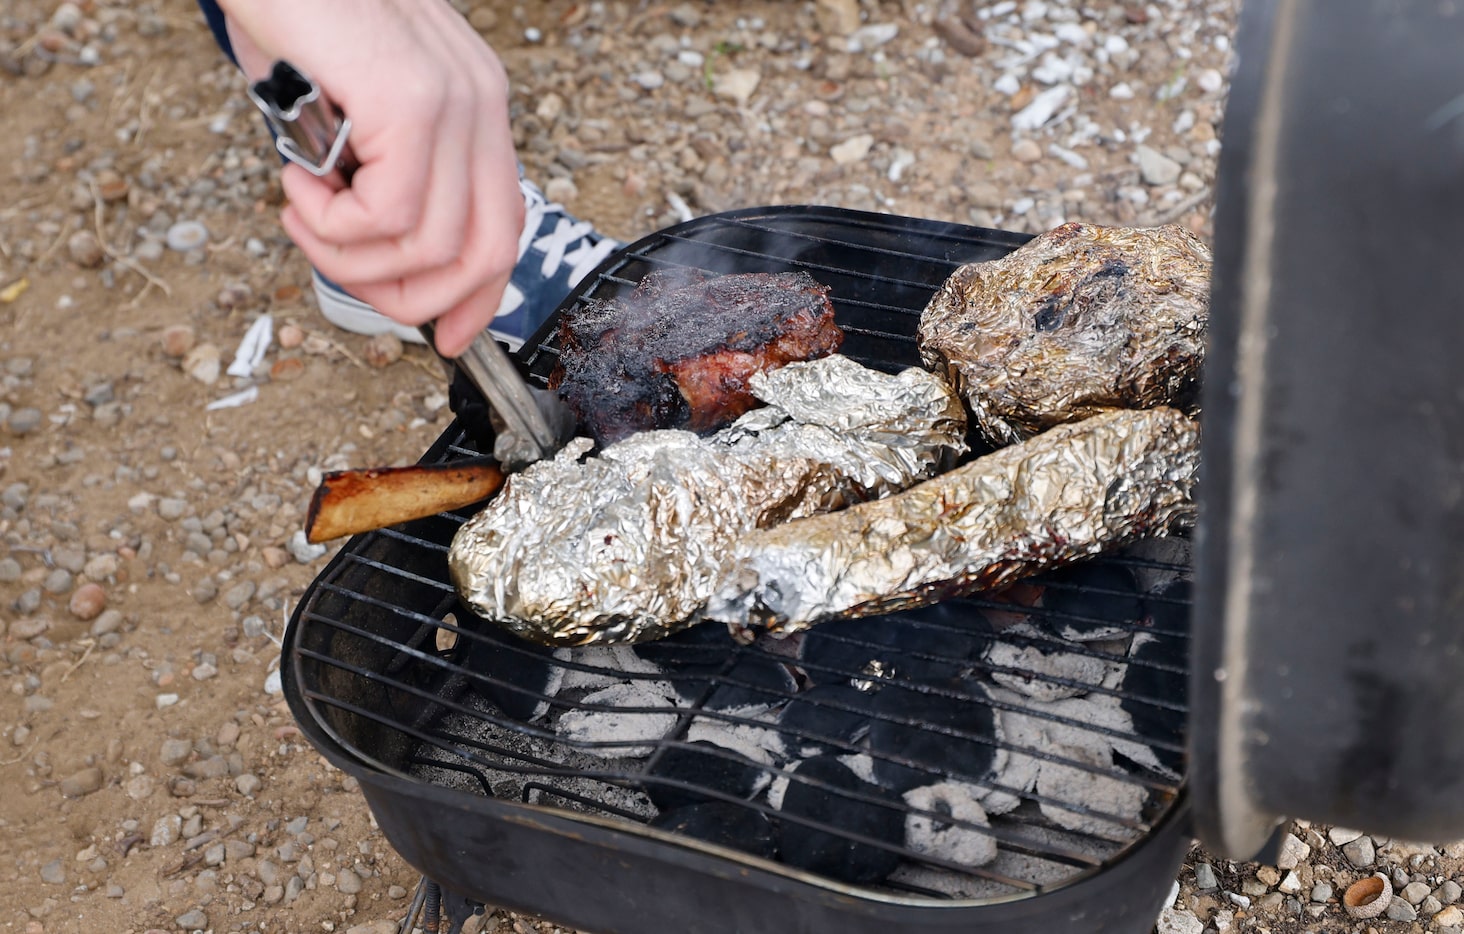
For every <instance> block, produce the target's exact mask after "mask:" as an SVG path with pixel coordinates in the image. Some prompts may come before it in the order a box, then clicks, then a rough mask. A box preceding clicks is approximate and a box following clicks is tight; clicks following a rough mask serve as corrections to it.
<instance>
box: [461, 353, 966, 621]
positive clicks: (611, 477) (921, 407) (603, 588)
mask: <svg viewBox="0 0 1464 934" xmlns="http://www.w3.org/2000/svg"><path fill="white" fill-rule="evenodd" d="M752 388H753V392H754V393H755V394H756V395H757V397H758V398H759V399H761V400H762V401H763V402H764V403H766V405H765V406H764V407H763V408H758V409H754V410H752V411H750V412H748V413H746V414H745V415H743V416H742V417H741V418H739V419H738V420H737V421H736V422H734V423H733V424H732V425H730V426H728V427H727V428H724V429H722V430H721V431H719V432H717V433H715V434H713V435H711V436H709V437H699V436H697V435H695V434H693V433H691V432H688V431H681V430H671V429H666V430H659V431H647V432H642V433H640V434H637V435H633V436H632V437H630V438H627V439H625V440H624V441H620V442H617V443H615V444H612V445H609V446H608V447H606V448H605V449H604V450H603V451H602V452H601V453H600V454H599V455H598V456H593V457H587V456H586V455H587V454H588V452H589V450H590V442H589V440H588V439H576V440H575V441H573V442H571V444H570V446H568V447H566V448H565V449H564V450H563V451H561V452H560V453H559V455H558V456H556V457H555V458H554V459H552V460H549V461H541V462H539V463H537V464H533V465H531V466H530V467H528V468H527V469H525V470H524V471H523V472H521V473H518V474H515V475H513V476H512V477H511V478H510V479H509V481H508V484H507V486H506V488H505V490H504V491H503V492H502V493H501V494H500V495H499V497H498V498H497V499H495V500H493V501H492V502H490V503H489V504H488V505H487V506H486V507H485V508H484V509H483V511H482V512H480V513H479V514H478V515H476V516H474V517H473V518H472V519H471V520H469V521H468V522H467V523H466V524H465V525H464V526H463V527H462V528H461V529H459V530H458V533H457V535H456V537H455V538H454V539H453V542H452V547H451V549H450V551H449V553H448V567H449V569H450V570H451V572H452V577H453V581H454V583H455V584H456V586H457V589H458V592H459V593H460V594H461V596H462V598H463V599H464V600H465V601H466V602H467V603H468V604H469V605H470V606H471V607H472V608H473V610H474V611H475V612H477V613H478V614H480V615H481V616H483V617H484V618H486V619H489V620H492V621H494V622H496V623H499V624H500V625H503V626H505V627H507V628H509V629H511V630H512V631H513V632H515V633H517V634H518V635H520V636H522V637H524V638H526V639H530V640H532V641H535V642H542V643H548V644H553V645H584V644H587V643H595V642H640V641H646V640H650V639H656V638H660V637H662V636H666V635H669V634H670V633H672V632H675V631H676V630H678V629H680V628H683V627H684V626H686V625H688V624H689V623H690V622H692V621H694V618H695V617H696V614H697V613H698V612H699V611H700V609H701V608H702V606H703V605H704V604H705V602H706V600H707V598H708V597H709V596H710V594H711V591H712V588H713V587H714V585H715V583H716V581H717V580H718V572H719V569H720V567H721V564H722V562H723V560H724V559H725V558H726V557H727V556H728V555H729V554H730V553H731V550H732V546H733V543H734V542H735V541H736V540H737V539H739V538H741V537H742V536H744V535H746V534H747V533H749V532H752V531H754V530H756V529H760V528H765V527H768V526H771V525H775V524H777V523H782V522H787V521H790V520H793V519H799V518H803V517H807V516H811V515H814V514H817V513H821V512H828V511H830V510H834V509H839V508H842V507H844V506H847V505H849V504H851V503H855V502H862V501H864V500H867V499H870V498H872V497H876V496H884V495H888V494H890V493H894V492H897V491H899V490H902V489H905V488H906V487H908V486H910V485H911V484H913V483H916V482H919V481H920V480H923V479H925V478H927V477H930V476H933V475H934V474H935V473H937V472H938V471H939V470H941V469H944V468H946V467H949V466H950V464H952V463H954V462H955V460H956V459H957V458H958V457H959V455H960V454H962V453H964V451H965V450H966V445H965V440H964V439H965V433H966V418H965V412H964V410H963V408H962V406H961V402H960V400H959V399H958V398H957V397H956V395H955V392H954V391H953V390H952V389H951V388H950V386H949V385H947V384H946V382H945V381H944V380H942V379H941V378H940V377H938V376H936V375H934V374H931V373H929V372H926V371H924V370H920V369H909V370H906V371H904V372H902V373H899V374H896V375H891V374H886V373H881V372H878V371H876V370H871V369H868V368H866V367H863V366H861V365H859V364H858V363H855V362H854V361H852V360H850V359H848V358H847V357H843V356H838V355H834V356H829V357H825V358H823V359H820V360H813V361H808V362H802V363H792V364H789V365H788V366H785V367H783V368H782V369H778V370H773V371H768V372H764V373H759V374H757V375H756V376H754V377H753V378H752Z"/></svg>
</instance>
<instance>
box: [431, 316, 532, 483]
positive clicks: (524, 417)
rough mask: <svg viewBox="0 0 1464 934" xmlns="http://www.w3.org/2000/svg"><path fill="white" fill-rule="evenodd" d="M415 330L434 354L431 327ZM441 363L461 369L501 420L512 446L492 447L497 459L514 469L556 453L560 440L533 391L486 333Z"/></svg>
mask: <svg viewBox="0 0 1464 934" xmlns="http://www.w3.org/2000/svg"><path fill="white" fill-rule="evenodd" d="M419 330H420V331H421V332H422V336H423V337H424V338H426V339H427V346H429V347H431V348H433V351H434V352H435V351H436V348H437V341H436V330H435V328H434V327H433V325H432V324H431V323H428V324H424V325H422V326H421V327H420V328H419ZM443 360H444V362H446V363H448V364H450V365H451V364H456V365H457V366H459V367H461V368H462V370H463V371H464V372H465V373H467V375H468V379H469V380H471V381H472V383H473V385H474V386H477V387H478V389H479V390H481V391H482V393H483V397H484V398H485V399H486V400H487V402H488V405H489V406H490V407H492V409H493V413H494V414H495V415H496V416H497V417H498V418H500V419H502V420H503V423H504V424H503V431H502V434H506V435H508V436H509V437H510V438H512V439H513V446H512V450H511V451H504V450H501V449H500V448H495V454H496V455H497V456H498V458H499V460H501V461H503V462H504V463H505V464H506V465H509V466H515V465H521V464H527V463H530V462H532V461H536V460H541V459H543V458H545V457H548V456H549V455H551V454H553V453H554V452H555V451H557V450H559V448H560V443H559V442H560V440H561V439H560V438H559V437H558V433H557V432H556V431H555V429H554V428H553V426H551V425H550V424H549V420H548V419H547V418H545V417H544V413H543V411H542V410H541V409H540V407H539V404H538V403H537V402H536V401H535V400H534V395H533V391H532V390H531V389H530V388H529V385H528V383H526V382H524V378H523V377H522V376H520V375H519V372H518V368H517V367H516V366H514V363H513V360H512V359H510V357H509V356H508V354H507V353H506V352H505V351H504V349H503V348H502V347H500V346H499V345H498V342H497V341H495V340H494V339H493V337H492V335H490V334H489V333H488V332H487V331H480V332H479V333H478V336H477V337H475V338H473V342H472V343H471V344H469V345H468V349H467V350H465V351H463V353H462V355H461V356H459V357H457V358H456V359H448V358H446V357H444V358H443Z"/></svg>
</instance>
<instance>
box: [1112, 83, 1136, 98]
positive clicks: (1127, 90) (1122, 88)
mask: <svg viewBox="0 0 1464 934" xmlns="http://www.w3.org/2000/svg"><path fill="white" fill-rule="evenodd" d="M1108 96H1109V97H1111V98H1113V99H1114V100H1116V101H1131V100H1133V99H1134V89H1133V88H1131V87H1129V85H1128V82H1126V81H1120V82H1119V83H1118V84H1115V85H1114V86H1113V87H1111V88H1109V89H1108Z"/></svg>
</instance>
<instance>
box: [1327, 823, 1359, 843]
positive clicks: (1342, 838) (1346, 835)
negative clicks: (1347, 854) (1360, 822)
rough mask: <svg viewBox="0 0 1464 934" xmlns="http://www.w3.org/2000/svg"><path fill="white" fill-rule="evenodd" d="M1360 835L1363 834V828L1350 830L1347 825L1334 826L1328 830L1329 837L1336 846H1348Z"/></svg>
mask: <svg viewBox="0 0 1464 934" xmlns="http://www.w3.org/2000/svg"><path fill="white" fill-rule="evenodd" d="M1360 836H1362V831H1361V830H1349V829H1348V828H1346V827H1333V828H1332V829H1331V830H1328V831H1327V839H1329V840H1331V841H1332V844H1333V845H1334V846H1346V845H1347V844H1349V843H1351V842H1352V841H1353V840H1356V839H1357V838H1358V837H1360Z"/></svg>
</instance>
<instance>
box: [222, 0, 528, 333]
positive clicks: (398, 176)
mask: <svg viewBox="0 0 1464 934" xmlns="http://www.w3.org/2000/svg"><path fill="white" fill-rule="evenodd" d="M220 6H221V7H222V8H223V9H224V12H225V13H226V15H227V17H228V23H229V35H230V39H231V41H232V42H233V45H234V52H235V55H236V56H237V57H238V59H239V63H240V65H241V66H242V67H243V69H244V72H245V75H246V76H247V77H248V78H249V79H250V80H251V81H253V80H257V79H259V78H261V77H263V76H265V75H266V74H268V72H269V69H270V66H271V65H272V64H273V62H275V61H276V60H279V59H285V60H286V61H288V62H290V63H291V64H292V65H294V66H295V67H297V68H299V69H300V70H301V71H302V72H304V73H305V74H307V75H309V76H310V77H311V78H313V79H315V81H316V82H317V83H318V84H319V85H320V86H321V88H322V90H323V91H324V92H325V94H326V96H327V97H328V98H329V99H330V100H331V101H333V102H334V103H335V104H336V105H337V106H339V107H340V108H341V109H342V110H343V111H344V112H345V113H346V114H347V115H348V116H349V117H350V118H351V136H350V143H351V148H352V150H353V151H354V152H355V154H356V158H357V159H358V160H359V162H360V168H358V169H357V170H356V172H355V175H354V176H353V178H352V181H351V186H350V187H349V188H344V187H342V186H341V185H340V182H339V180H335V179H332V177H329V176H328V177H326V178H324V179H322V178H317V177H316V176H314V175H311V174H310V173H309V172H307V171H306V170H305V169H303V168H301V167H300V166H297V165H286V166H285V169H284V174H283V176H282V181H283V185H284V189H285V195H286V196H287V197H288V199H289V204H288V205H287V206H286V208H285V209H284V212H283V214H282V217H281V220H282V222H283V223H284V227H285V231H286V233H288V234H289V236H290V238H291V239H292V240H294V241H295V243H296V244H297V245H298V246H299V247H300V249H301V250H302V251H303V252H304V253H305V256H306V257H307V258H308V259H309V260H310V262H311V263H312V264H313V265H314V266H315V268H316V269H318V270H320V272H321V273H323V274H324V275H325V276H327V277H328V278H330V279H332V280H334V281H335V282H337V283H339V284H340V285H341V286H342V287H344V288H345V289H346V290H347V291H349V292H350V293H351V294H352V295H354V296H356V297H357V298H360V299H361V300H362V301H365V302H369V303H370V304H371V305H372V306H373V307H375V308H376V309H378V310H379V311H381V312H382V313H383V314H386V315H388V316H389V317H391V318H393V319H395V320H397V321H399V322H401V323H403V324H407V325H413V326H415V325H419V324H422V323H424V322H427V321H435V322H436V337H437V348H438V350H440V351H441V352H442V353H443V354H445V355H447V356H457V355H458V354H460V353H462V351H463V350H465V349H466V348H467V346H468V344H469V343H471V342H472V340H473V338H474V337H475V336H476V335H477V334H478V332H480V331H482V330H483V328H485V327H486V326H487V325H488V322H489V321H490V320H492V318H493V315H494V313H495V312H496V311H497V310H498V305H499V301H500V300H501V298H502V296H503V290H504V287H505V286H506V285H507V283H508V277H509V274H510V273H511V272H512V271H513V266H514V263H515V261H516V260H517V258H518V244H519V236H520V234H521V232H522V229H523V223H524V203H523V196H522V194H521V193H520V190H519V185H518V163H517V159H516V158H515V154H514V148H513V136H512V134H511V132H510V130H509V124H508V77H507V74H506V73H505V72H504V69H503V65H502V63H501V62H500V61H499V60H498V56H497V55H495V54H494V53H493V50H492V49H490V48H489V47H488V45H487V44H486V43H484V42H483V40H482V38H481V37H479V36H478V34H477V33H476V32H475V31H474V30H473V29H472V27H471V26H469V25H468V23H467V22H466V21H465V20H464V19H463V18H462V17H461V16H459V15H458V14H457V13H456V12H455V11H454V10H453V9H452V8H451V7H450V6H449V5H448V4H447V3H446V2H445V0H312V2H310V3H299V2H295V0H222V2H221V3H220Z"/></svg>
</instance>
